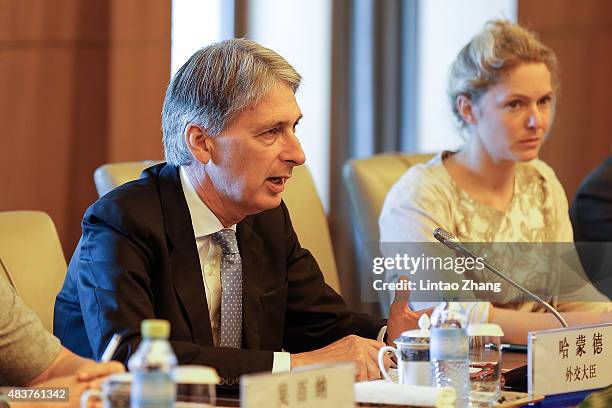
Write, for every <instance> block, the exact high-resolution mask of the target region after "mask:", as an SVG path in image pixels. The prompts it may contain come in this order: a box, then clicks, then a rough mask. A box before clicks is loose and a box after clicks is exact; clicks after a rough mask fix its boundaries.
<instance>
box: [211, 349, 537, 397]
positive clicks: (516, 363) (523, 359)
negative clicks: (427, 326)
mask: <svg viewBox="0 0 612 408" xmlns="http://www.w3.org/2000/svg"><path fill="white" fill-rule="evenodd" d="M525 364H527V354H525V353H504V354H503V362H502V371H504V372H505V371H510V370H513V369H515V368H518V367H521V366H524V365H525ZM502 395H503V396H505V399H506V403H505V404H502V405H499V406H500V407H504V408H505V407H519V406H522V405H523V403H522V402H519V401H523V402H524V403H527V402H537V401H539V400H541V399H543V398H537V397H536V398H532V399H526V398H525V396H526V394H525V393H517V392H511V391H508V392H506V391H503V392H502ZM512 401H517V403H512ZM217 406H219V407H239V406H240V400H239V398H238V396H237V395H226V394H225V395H224V394H222V395H219V396H218V397H217ZM356 406H357V407H389V408H398V407H412V406H409V405H381V404H357V405H356Z"/></svg>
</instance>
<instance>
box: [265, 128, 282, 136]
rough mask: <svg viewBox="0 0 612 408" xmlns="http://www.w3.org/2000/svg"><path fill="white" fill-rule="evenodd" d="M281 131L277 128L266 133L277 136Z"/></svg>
mask: <svg viewBox="0 0 612 408" xmlns="http://www.w3.org/2000/svg"><path fill="white" fill-rule="evenodd" d="M281 130H282V129H281V128H279V127H275V128H272V129H270V130H268V131H267V132H266V133H268V134H271V135H276V134H278V133H280V132H281Z"/></svg>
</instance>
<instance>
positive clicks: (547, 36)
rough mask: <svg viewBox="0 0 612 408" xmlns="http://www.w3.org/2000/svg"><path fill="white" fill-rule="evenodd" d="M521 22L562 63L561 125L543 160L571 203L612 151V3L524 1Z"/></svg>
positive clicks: (593, 0)
mask: <svg viewBox="0 0 612 408" xmlns="http://www.w3.org/2000/svg"><path fill="white" fill-rule="evenodd" d="M518 17H519V22H520V23H521V24H524V25H526V26H527V27H529V28H531V29H532V30H534V31H536V32H537V33H539V34H540V38H541V39H542V40H543V41H544V42H545V43H546V44H547V45H549V46H550V47H552V48H553V50H555V52H556V53H557V57H558V58H559V63H560V66H561V86H562V91H561V98H560V101H559V105H558V111H557V122H556V124H555V128H554V129H553V131H552V134H551V137H550V139H549V140H548V141H547V143H546V144H545V146H544V150H543V152H542V158H543V159H544V160H545V161H547V162H548V163H549V164H550V165H551V166H552V167H553V168H554V169H555V171H556V172H557V174H558V176H559V178H560V179H561V182H562V183H563V186H564V187H565V190H566V192H567V195H568V198H569V199H570V200H571V199H572V197H573V195H574V193H575V191H576V189H577V187H578V185H579V184H580V181H581V180H582V179H583V178H584V177H585V176H586V175H587V174H588V173H589V172H590V171H591V170H592V169H593V168H594V167H596V166H597V164H599V163H600V162H602V161H603V160H604V158H606V157H607V156H608V155H609V154H610V146H611V145H612V129H611V125H610V123H611V119H612V97H611V91H612V2H610V1H608V0H583V1H571V0H537V1H533V0H519V13H518Z"/></svg>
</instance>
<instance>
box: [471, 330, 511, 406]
mask: <svg viewBox="0 0 612 408" xmlns="http://www.w3.org/2000/svg"><path fill="white" fill-rule="evenodd" d="M467 332H468V336H469V338H470V352H469V358H470V406H472V407H489V406H492V405H495V403H496V402H497V400H498V399H499V390H500V380H501V362H502V354H501V353H502V352H501V338H502V336H503V335H504V333H503V331H502V329H501V327H499V326H498V325H496V324H471V325H469V326H468V329H467Z"/></svg>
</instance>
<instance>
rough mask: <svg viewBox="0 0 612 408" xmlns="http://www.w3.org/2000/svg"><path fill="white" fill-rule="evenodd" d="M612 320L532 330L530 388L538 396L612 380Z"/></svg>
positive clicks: (605, 383) (529, 362)
mask: <svg viewBox="0 0 612 408" xmlns="http://www.w3.org/2000/svg"><path fill="white" fill-rule="evenodd" d="M611 360H612V323H605V324H599V325H594V326H583V327H577V328H571V329H552V330H543V331H537V332H530V333H529V348H528V355H527V361H528V364H529V370H528V388H529V392H530V393H533V394H535V395H552V394H562V393H566V392H573V391H583V390H590V389H593V388H602V387H607V386H608V385H610V384H611V383H612V364H610V361H611Z"/></svg>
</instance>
